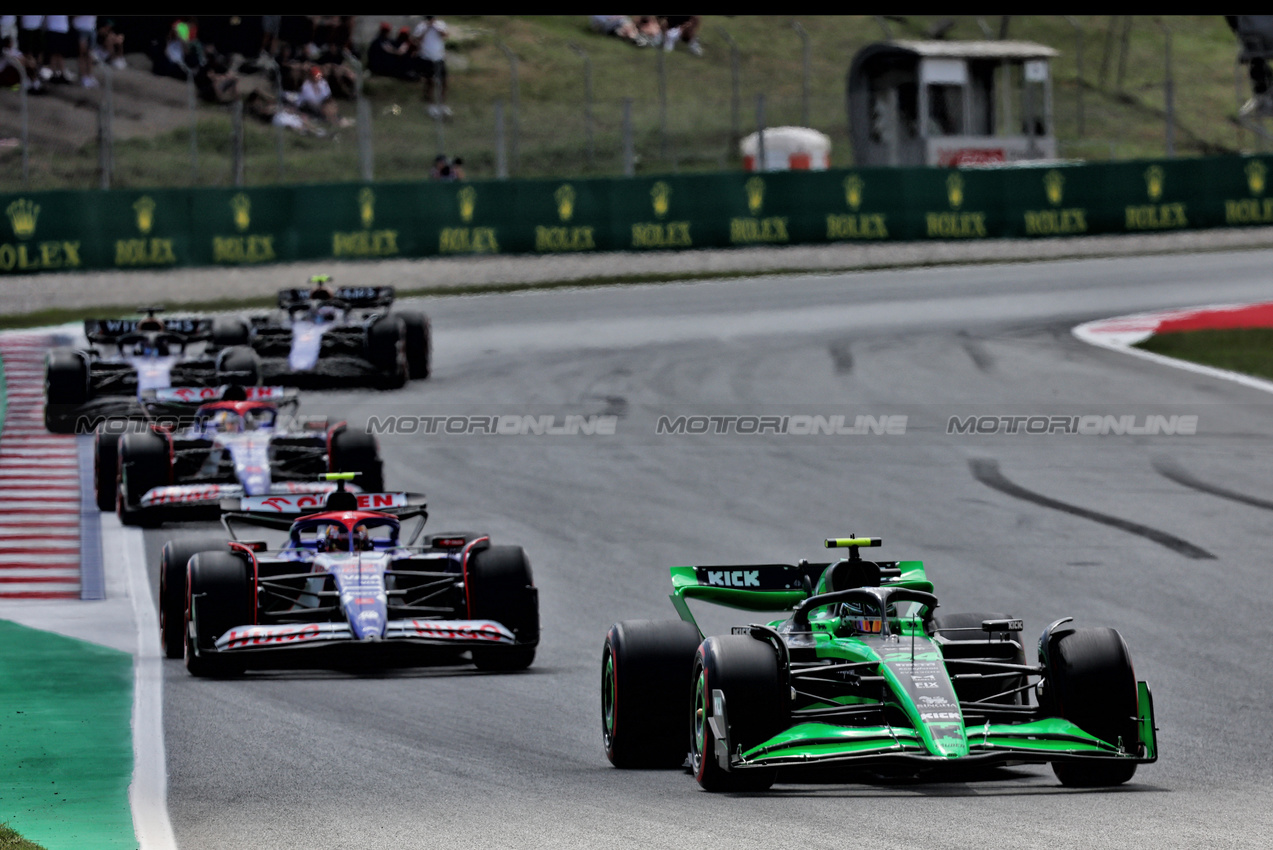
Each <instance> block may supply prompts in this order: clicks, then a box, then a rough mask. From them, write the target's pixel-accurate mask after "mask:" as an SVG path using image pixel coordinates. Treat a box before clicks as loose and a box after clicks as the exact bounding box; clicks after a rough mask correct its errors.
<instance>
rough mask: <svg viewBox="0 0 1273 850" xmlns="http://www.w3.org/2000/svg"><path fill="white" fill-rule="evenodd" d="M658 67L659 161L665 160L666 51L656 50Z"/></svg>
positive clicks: (660, 48) (666, 146) (666, 143)
mask: <svg viewBox="0 0 1273 850" xmlns="http://www.w3.org/2000/svg"><path fill="white" fill-rule="evenodd" d="M654 55H655V56H657V57H658V66H659V159H664V160H665V159H667V148H668V142H667V51H665V50H664V49H663V48H662V47H659V48H656V49H655V51H654Z"/></svg>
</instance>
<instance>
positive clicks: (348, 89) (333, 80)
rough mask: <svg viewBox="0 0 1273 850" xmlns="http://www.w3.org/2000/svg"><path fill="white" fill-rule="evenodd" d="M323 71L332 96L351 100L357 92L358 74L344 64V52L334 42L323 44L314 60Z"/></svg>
mask: <svg viewBox="0 0 1273 850" xmlns="http://www.w3.org/2000/svg"><path fill="white" fill-rule="evenodd" d="M314 61H315V64H317V65H318V66H319V67H320V68H322V69H323V75H324V76H325V77H326V78H327V83H328V85H330V86H331V89H332V96H334V97H340V98H346V99H350V100H352V99H353V97H354V95H355V94H356V93H357V91H358V74H357V73H356V72H355V71H354V69H353V68H351V67H349V66H348V65H346V64H345V50H344V48H342V47H341V46H340V45H339V44H337V43H336V42H334V41H329V42H327V43H326V44H324V45H323V46H322V47H321V48H320V49H319V51H318V57H317V58H316V59H315V60H314Z"/></svg>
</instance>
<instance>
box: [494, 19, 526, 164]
mask: <svg viewBox="0 0 1273 850" xmlns="http://www.w3.org/2000/svg"><path fill="white" fill-rule="evenodd" d="M499 49H500V50H502V51H503V53H504V55H505V56H506V57H508V74H509V81H510V85H509V95H510V97H509V105H510V106H511V107H512V116H511V118H512V121H511V123H512V125H513V127H512V130H513V132H512V136H513V144H512V148H513V157H512V160H513V169H512V170H513V171H514V172H515V171H517V170H518V168H519V166H520V164H521V162H520V152H519V150H518V144H517V142H518V139H517V133H518V126H517V118H518V116H517V112H518V109H517V106H518V100H519V96H518V84H517V54H516V53H514V52H513V51H512V50H510V49H509V47H508V45H507V44H505V43H504V42H502V41H501V42H499Z"/></svg>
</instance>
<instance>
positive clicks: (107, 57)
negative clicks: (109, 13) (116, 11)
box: [93, 17, 128, 71]
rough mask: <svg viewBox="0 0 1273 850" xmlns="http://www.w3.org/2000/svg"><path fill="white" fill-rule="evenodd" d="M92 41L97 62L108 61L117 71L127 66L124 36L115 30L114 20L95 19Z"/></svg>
mask: <svg viewBox="0 0 1273 850" xmlns="http://www.w3.org/2000/svg"><path fill="white" fill-rule="evenodd" d="M94 42H95V43H94V46H93V56H94V58H95V59H97V60H98V61H99V62H109V63H110V66H111V67H112V68H114V69H115V70H117V71H120V70H123V69H124V68H127V67H128V65H127V64H126V63H125V62H124V36H123V35H122V34H121V33H117V32H115V22H114V21H112V20H111V19H110V18H101V17H99V18H98V19H97V36H96V37H95V39H94Z"/></svg>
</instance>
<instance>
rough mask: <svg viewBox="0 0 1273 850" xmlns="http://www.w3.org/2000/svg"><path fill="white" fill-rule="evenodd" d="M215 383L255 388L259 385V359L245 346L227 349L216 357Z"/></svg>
mask: <svg viewBox="0 0 1273 850" xmlns="http://www.w3.org/2000/svg"><path fill="white" fill-rule="evenodd" d="M217 382H218V383H220V384H239V385H240V386H244V387H256V386H260V384H261V358H260V356H258V355H257V353H256V352H255V351H253V350H252V349H251V348H248V347H246V346H236V347H234V348H227V349H225V351H223V352H222V353H221V355H220V356H218V357H217Z"/></svg>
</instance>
